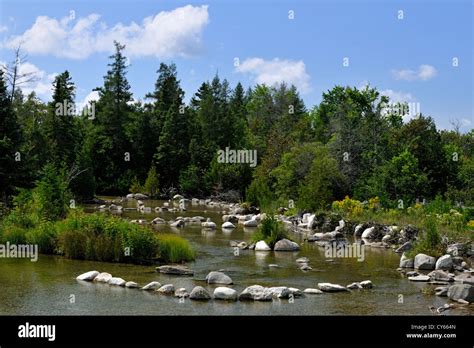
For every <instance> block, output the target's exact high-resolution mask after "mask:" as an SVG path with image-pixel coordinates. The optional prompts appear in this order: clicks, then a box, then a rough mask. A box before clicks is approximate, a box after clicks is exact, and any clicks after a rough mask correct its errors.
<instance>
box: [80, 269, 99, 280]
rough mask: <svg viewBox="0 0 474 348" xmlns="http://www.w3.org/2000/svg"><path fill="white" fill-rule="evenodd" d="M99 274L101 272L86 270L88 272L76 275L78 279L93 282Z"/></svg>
mask: <svg viewBox="0 0 474 348" xmlns="http://www.w3.org/2000/svg"><path fill="white" fill-rule="evenodd" d="M98 275H99V272H97V271H89V272H86V273H82V274H81V275H78V276H77V277H76V279H77V280H85V281H88V282H91V281H93V280H94V279H95V277H97V276H98Z"/></svg>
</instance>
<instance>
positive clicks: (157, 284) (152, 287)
mask: <svg viewBox="0 0 474 348" xmlns="http://www.w3.org/2000/svg"><path fill="white" fill-rule="evenodd" d="M160 287H161V284H160V282H151V283H148V284H147V285H145V286H144V287H143V288H142V290H147V291H152V290H157V289H159V288H160Z"/></svg>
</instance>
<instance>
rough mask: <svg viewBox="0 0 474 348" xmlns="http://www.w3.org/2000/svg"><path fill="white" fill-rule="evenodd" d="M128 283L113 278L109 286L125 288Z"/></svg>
mask: <svg viewBox="0 0 474 348" xmlns="http://www.w3.org/2000/svg"><path fill="white" fill-rule="evenodd" d="M126 283H127V282H126V281H125V280H123V279H122V278H119V277H112V278H110V279H109V281H108V282H107V284H109V285H116V286H125V284H126Z"/></svg>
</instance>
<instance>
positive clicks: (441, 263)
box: [399, 244, 474, 304]
mask: <svg viewBox="0 0 474 348" xmlns="http://www.w3.org/2000/svg"><path fill="white" fill-rule="evenodd" d="M463 247H464V246H463V245H462V244H453V245H451V246H450V247H448V250H447V252H448V253H447V254H445V255H443V256H441V257H440V258H438V259H437V258H436V257H433V256H430V255H426V254H417V255H416V256H415V258H414V259H410V258H408V257H407V256H406V255H405V253H403V254H402V256H401V258H400V267H399V270H400V271H403V272H404V274H405V275H406V276H407V277H408V280H410V281H413V282H427V283H429V284H431V285H439V286H438V287H436V288H435V292H436V295H438V296H447V297H448V298H449V299H451V300H453V301H456V302H458V303H462V304H467V303H473V302H474V277H473V274H474V269H472V268H469V265H468V263H467V262H466V261H464V258H463V257H461V256H453V255H462V254H463V253H464V252H465V250H464V251H463V250H462V248H463ZM409 269H414V270H409ZM428 271H429V273H428Z"/></svg>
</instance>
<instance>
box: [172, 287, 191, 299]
mask: <svg viewBox="0 0 474 348" xmlns="http://www.w3.org/2000/svg"><path fill="white" fill-rule="evenodd" d="M174 297H179V298H185V297H189V293H188V291H187V290H186V288H179V289H176V290H175V292H174Z"/></svg>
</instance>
